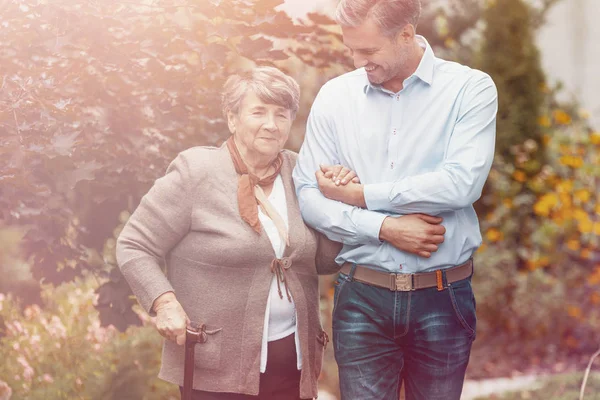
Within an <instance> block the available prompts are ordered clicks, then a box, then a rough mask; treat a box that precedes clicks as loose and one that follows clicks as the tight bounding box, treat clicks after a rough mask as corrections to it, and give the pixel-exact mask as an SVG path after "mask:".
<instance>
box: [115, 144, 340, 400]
mask: <svg viewBox="0 0 600 400" xmlns="http://www.w3.org/2000/svg"><path fill="white" fill-rule="evenodd" d="M296 156H297V155H296V154H295V153H293V152H290V151H287V150H285V151H284V152H283V160H284V161H283V166H282V168H281V177H282V178H283V183H284V186H285V196H286V201H287V209H288V218H289V237H290V245H289V246H288V248H287V249H286V250H285V253H284V256H283V258H282V261H283V263H284V264H285V265H288V266H289V269H288V270H286V274H287V279H288V287H289V290H290V292H291V294H292V296H293V298H294V302H295V305H296V310H297V316H298V319H297V323H298V335H299V342H300V348H301V353H302V374H301V378H300V397H301V398H303V399H308V398H314V397H316V396H317V379H318V377H319V374H320V371H321V364H322V356H323V349H324V344H323V333H322V327H321V323H320V318H319V289H318V277H317V274H330V273H334V272H336V271H337V270H339V268H340V267H339V266H338V265H337V264H336V263H335V262H334V258H335V256H336V255H337V253H338V252H339V250H340V249H341V245H340V244H338V243H334V242H331V241H329V240H328V239H326V238H325V237H324V236H322V235H321V234H318V233H316V232H315V231H313V230H312V229H310V228H308V227H307V226H306V225H305V224H304V222H303V221H302V217H301V215H300V208H299V205H298V200H297V199H296V195H295V192H294V186H293V182H292V169H293V168H294V165H295V162H296ZM237 181H238V177H237V174H236V172H235V170H234V166H233V163H232V161H231V157H230V155H229V152H228V150H227V148H226V147H225V146H221V147H219V148H209V147H194V148H191V149H188V150H186V151H184V152H182V153H180V154H179V156H178V157H177V158H176V159H175V160H174V161H173V162H172V163H171V165H170V166H169V168H168V169H167V173H166V175H165V176H164V177H162V178H160V179H158V180H157V181H156V182H155V184H154V186H153V187H152V188H151V189H150V191H149V192H148V193H147V194H146V195H145V196H144V197H143V199H142V201H141V203H140V205H139V206H138V208H137V209H136V210H135V212H134V213H133V215H132V216H131V218H130V219H129V221H128V222H127V224H126V225H125V227H124V229H123V231H122V232H121V235H120V236H119V239H118V241H117V260H118V264H119V267H120V268H121V271H122V272H123V275H124V276H125V278H126V279H127V282H128V283H129V285H130V286H131V289H132V290H133V293H134V294H135V295H136V296H137V299H138V301H139V302H140V304H141V305H142V307H143V308H144V309H145V310H146V311H147V312H148V313H150V314H152V304H153V302H154V300H155V299H156V298H157V297H159V296H160V295H161V294H163V293H165V292H167V291H174V292H175V295H176V297H177V300H178V301H179V302H180V303H181V305H182V306H183V308H184V310H185V312H186V313H187V314H188V316H189V318H190V319H191V321H192V322H195V323H204V324H206V326H207V329H209V330H211V331H217V332H216V333H214V334H212V335H209V336H208V341H207V342H206V343H204V344H199V345H197V346H196V368H195V371H194V389H197V390H206V391H214V392H233V393H243V394H249V395H256V394H258V391H259V381H260V351H261V339H262V335H263V323H264V317H265V310H266V306H267V297H268V294H269V288H270V283H271V278H272V273H271V270H270V264H271V262H272V261H273V259H274V258H275V253H274V251H273V247H272V245H271V242H270V241H269V238H268V237H267V235H266V233H264V232H263V233H262V234H260V235H259V234H257V233H256V232H255V231H254V230H252V228H251V227H250V226H249V225H248V224H247V223H246V222H244V221H243V220H242V219H241V217H240V214H239V211H238V204H237ZM163 259H165V261H166V265H167V274H166V276H165V274H164V273H163V271H162V270H161V267H160V264H161V260H163ZM183 350H184V349H183V346H178V345H177V344H175V343H173V342H170V341H165V343H164V346H163V353H162V365H161V369H160V373H159V377H160V378H162V379H164V380H166V381H169V382H172V383H174V384H177V385H183V367H184V351H183Z"/></svg>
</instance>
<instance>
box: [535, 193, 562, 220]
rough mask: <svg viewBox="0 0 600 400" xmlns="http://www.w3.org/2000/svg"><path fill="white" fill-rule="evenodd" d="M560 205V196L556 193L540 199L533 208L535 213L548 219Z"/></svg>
mask: <svg viewBox="0 0 600 400" xmlns="http://www.w3.org/2000/svg"><path fill="white" fill-rule="evenodd" d="M557 204H558V196H556V193H547V194H545V195H543V196H542V197H540V199H539V200H538V201H537V203H535V204H534V206H533V211H534V212H535V213H536V214H537V215H540V216H543V217H547V216H548V215H550V211H552V209H553V208H554V207H556V205H557Z"/></svg>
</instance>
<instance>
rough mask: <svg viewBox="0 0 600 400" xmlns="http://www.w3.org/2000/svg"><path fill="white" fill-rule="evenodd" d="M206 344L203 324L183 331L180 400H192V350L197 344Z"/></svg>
mask: <svg viewBox="0 0 600 400" xmlns="http://www.w3.org/2000/svg"><path fill="white" fill-rule="evenodd" d="M204 342H206V327H205V326H204V324H202V325H200V327H198V328H197V329H196V328H194V327H187V328H186V329H185V367H184V369H183V397H182V398H181V399H182V400H192V388H193V386H194V362H195V360H194V349H195V348H196V345H197V344H198V343H204Z"/></svg>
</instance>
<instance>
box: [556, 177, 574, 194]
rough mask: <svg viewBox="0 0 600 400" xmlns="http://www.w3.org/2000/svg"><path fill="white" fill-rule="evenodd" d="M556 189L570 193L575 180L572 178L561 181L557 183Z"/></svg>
mask: <svg viewBox="0 0 600 400" xmlns="http://www.w3.org/2000/svg"><path fill="white" fill-rule="evenodd" d="M556 189H557V190H558V191H559V192H561V193H569V192H571V190H573V182H572V181H570V180H564V181H562V182H559V183H558V184H557V185H556Z"/></svg>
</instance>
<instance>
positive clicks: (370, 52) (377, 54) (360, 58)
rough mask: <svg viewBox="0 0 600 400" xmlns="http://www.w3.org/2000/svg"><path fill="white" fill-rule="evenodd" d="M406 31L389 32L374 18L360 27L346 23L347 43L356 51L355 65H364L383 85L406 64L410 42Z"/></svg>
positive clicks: (372, 79)
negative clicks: (383, 31)
mask: <svg viewBox="0 0 600 400" xmlns="http://www.w3.org/2000/svg"><path fill="white" fill-rule="evenodd" d="M402 32H403V31H400V33H399V34H398V36H397V38H390V37H388V36H385V35H384V34H383V33H381V31H380V29H379V27H378V26H377V25H376V24H375V22H373V20H372V19H371V18H367V19H366V20H365V22H363V23H362V24H361V25H359V26H357V27H347V26H342V34H343V36H344V44H345V45H346V47H348V48H349V49H350V51H351V52H352V58H353V59H354V66H355V67H356V68H362V67H364V68H365V70H366V71H367V77H368V78H369V82H371V83H372V84H374V85H382V86H383V85H384V84H385V83H386V82H388V81H390V80H392V79H394V78H395V77H397V76H398V75H400V74H401V72H402V71H403V70H404V69H405V68H406V64H407V60H408V56H409V46H408V45H407V44H406V43H405V42H404V40H403V39H402V37H401V35H402Z"/></svg>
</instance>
